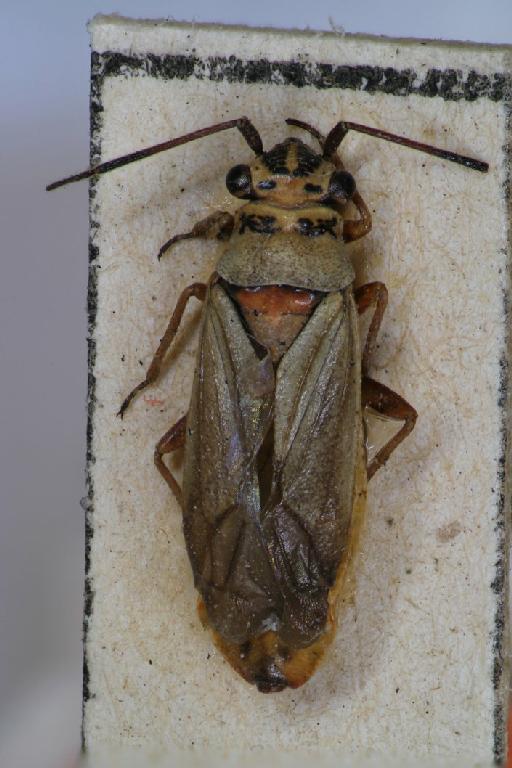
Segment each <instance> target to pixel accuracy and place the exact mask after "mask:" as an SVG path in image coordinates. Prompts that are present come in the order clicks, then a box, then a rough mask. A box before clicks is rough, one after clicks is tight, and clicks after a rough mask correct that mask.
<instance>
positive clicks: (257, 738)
mask: <svg viewBox="0 0 512 768" xmlns="http://www.w3.org/2000/svg"><path fill="white" fill-rule="evenodd" d="M92 46H93V55H92V100H91V107H92V158H93V160H94V161H95V162H97V161H98V160H99V159H100V158H101V160H108V159H110V158H114V157H118V156H119V155H123V154H125V153H128V152H131V151H133V150H136V149H140V148H142V147H146V146H150V145H152V144H156V143H159V142H162V141H164V140H166V139H168V138H171V137H174V136H180V135H182V134H185V133H187V132H189V131H192V130H195V129H198V128H202V127H206V126H208V125H209V124H212V123H216V122H219V121H222V120H227V119H231V118H235V117H239V116H242V115H247V116H248V117H249V118H250V119H251V120H252V121H253V122H254V123H255V125H256V126H257V128H258V130H259V131H260V133H261V135H262V138H263V141H264V145H265V147H266V148H270V147H271V146H272V145H273V144H275V143H277V142H278V141H279V140H282V139H283V138H284V137H286V136H289V135H292V134H293V135H297V136H300V137H301V138H303V139H304V140H305V141H310V139H308V138H307V136H306V135H305V134H304V133H303V132H300V133H299V132H297V130H296V129H290V128H288V126H286V124H285V122H284V121H285V118H286V117H295V118H299V119H301V120H305V121H308V122H310V123H312V124H313V125H315V126H317V127H318V128H319V130H320V131H321V132H322V133H324V134H325V133H326V132H328V130H329V129H330V128H331V127H332V126H333V125H334V124H335V123H336V122H337V121H338V120H340V119H347V120H351V121H354V122H359V123H365V124H367V125H371V126H376V127H379V128H383V129H385V130H388V131H391V132H394V133H398V134H402V135H406V136H410V137H411V138H414V139H417V140H419V141H423V142H426V143H430V144H435V145H437V146H441V147H445V148H447V149H450V150H453V151H454V152H459V153H462V154H466V155H472V156H474V157H477V158H480V159H483V160H486V161H488V162H489V164H490V171H489V173H487V174H482V173H478V172H475V171H472V170H469V169H467V168H464V167H461V166H457V165H455V164H452V163H450V162H447V161H444V160H439V159H437V158H432V157H430V156H427V155H424V154H421V153H419V152H415V151H412V150H411V149H407V148H403V147H399V146H396V145H391V144H388V143H385V142H383V141H380V140H378V139H376V138H371V137H369V136H364V135H359V134H352V133H349V135H348V136H347V138H346V139H345V140H344V142H343V144H342V147H341V154H342V157H343V160H344V163H345V165H346V167H347V169H348V170H350V171H351V173H352V174H353V175H354V176H355V178H356V181H357V185H358V189H359V191H360V192H361V194H362V196H363V198H364V199H365V200H366V202H367V203H368V205H369V207H370V209H371V212H372V216H373V230H372V232H371V234H370V235H368V236H367V237H365V238H364V239H363V240H361V241H359V242H358V243H355V244H354V245H353V246H351V256H352V259H353V263H354V265H355V267H356V270H357V275H358V277H357V280H358V283H359V284H360V283H363V282H369V281H374V280H380V281H383V282H384V283H385V284H386V285H387V287H388V290H389V305H388V309H387V312H386V315H385V317H384V322H383V326H382V330H381V334H380V338H379V347H378V349H377V351H376V354H375V356H374V359H373V361H372V368H371V373H372V375H373V376H374V377H375V378H377V379H379V380H381V381H382V382H383V383H385V384H386V385H388V386H390V387H391V388H392V389H394V390H395V391H397V392H399V393H400V394H402V395H403V396H404V397H405V398H406V399H407V400H408V401H409V402H410V403H412V404H413V405H414V407H415V408H416V410H417V411H418V414H419V418H418V422H417V425H416V428H415V430H414V432H413V433H412V435H411V436H410V437H409V438H408V439H407V440H406V441H405V442H404V443H403V444H402V445H401V446H400V447H399V449H398V450H397V451H396V452H395V453H394V454H393V456H392V458H391V459H390V461H389V462H388V464H387V465H386V467H385V468H384V469H383V470H381V471H380V472H378V473H377V475H376V476H375V478H374V479H373V480H372V481H371V483H370V485H369V493H368V511H367V523H366V527H365V530H364V535H363V540H362V544H361V551H360V554H359V556H358V560H357V564H356V585H355V590H354V595H353V599H352V600H351V601H349V602H348V603H347V604H346V605H345V606H344V607H343V610H342V612H341V616H340V621H339V629H338V634H337V639H336V642H335V645H334V647H333V648H332V651H331V652H330V653H329V655H328V658H327V659H326V660H325V662H324V663H323V664H322V666H321V667H320V668H319V670H318V672H317V673H316V674H315V675H314V677H313V678H312V679H311V680H310V681H309V682H308V683H307V684H306V685H305V686H304V687H302V688H300V689H298V690H295V691H293V690H287V691H284V692H282V693H280V694H275V695H266V696H265V695H262V694H261V693H259V692H258V691H257V690H256V689H255V688H253V687H250V686H249V685H248V684H247V683H245V682H244V681H243V680H242V679H241V678H239V677H238V676H237V675H236V673H235V672H234V671H233V670H232V668H231V667H230V666H229V665H228V664H227V663H226V662H225V660H224V659H223V657H222V656H221V655H220V653H219V652H218V651H217V650H216V649H215V647H214V646H213V643H212V641H211V637H210V635H209V633H208V632H207V631H205V630H204V629H203V628H202V626H201V624H200V621H199V618H198V616H197V612H196V600H197V594H196V592H195V590H194V586H193V580H192V573H191V568H190V565H189V563H188V559H187V555H186V551H185V545H184V540H183V534H182V530H181V515H180V511H179V508H178V507H177V505H176V503H175V501H174V499H173V498H172V496H171V494H170V492H169V489H168V488H167V486H166V485H165V483H164V482H163V481H162V479H161V477H160V475H159V474H158V473H157V472H156V469H155V467H154V465H153V448H154V445H155V444H156V443H157V441H158V439H159V438H160V437H161V436H162V435H163V434H164V432H166V430H167V429H168V428H169V427H170V426H171V425H172V424H174V423H175V422H176V421H177V420H178V419H179V418H180V417H181V416H182V415H183V414H185V413H186V411H187V408H188V400H189V396H190V387H191V377H192V372H193V368H194V357H195V350H196V345H197V328H198V318H199V313H200V308H199V306H198V305H196V306H193V307H192V309H190V310H187V314H186V317H185V323H184V326H183V329H182V330H181V331H180V333H179V336H178V339H177V342H176V344H175V345H174V348H173V351H172V352H171V354H170V356H169V365H167V366H166V368H165V375H164V376H162V378H161V380H160V381H159V382H158V383H157V384H156V385H155V386H153V387H152V388H150V389H148V390H146V391H145V392H144V394H143V395H142V396H140V397H139V398H138V399H137V400H136V401H134V402H133V403H132V405H131V407H130V409H129V410H128V412H127V413H126V415H125V418H124V420H123V421H121V420H120V419H119V418H118V417H117V416H116V412H117V411H118V409H119V406H120V404H121V402H122V400H123V398H124V397H125V396H126V394H127V393H128V392H129V391H130V390H131V389H132V388H133V387H134V386H135V384H137V383H138V382H139V381H140V380H141V379H143V378H144V373H145V370H146V368H147V366H148V364H149V361H150V360H151V357H152V354H153V353H154V351H155V349H156V347H157V345H158V341H159V339H160V337H161V335H162V333H163V331H164V329H165V327H166V324H167V321H168V319H169V317H170V315H171V312H172V310H173V308H174V305H175V303H176V300H177V297H178V296H179V294H180V292H181V291H182V289H183V288H184V287H185V286H187V285H189V284H190V283H192V282H195V281H200V280H202V281H204V280H207V279H208V276H209V275H210V274H211V273H212V272H213V271H214V268H215V263H216V260H217V259H218V255H219V246H218V245H217V244H215V243H212V242H204V241H200V240H193V241H188V242H184V243H180V244H179V245H177V246H176V247H175V248H174V249H173V250H172V252H170V253H168V254H167V255H166V256H165V257H164V258H163V259H162V261H161V262H160V263H159V262H158V261H157V259H156V254H157V253H158V250H159V248H160V246H161V245H162V243H164V242H165V241H166V240H168V239H169V237H171V235H173V234H175V233H178V232H186V231H188V230H190V229H191V227H192V225H193V224H194V223H195V222H196V221H198V220H199V219H201V218H204V216H205V215H207V214H208V213H210V212H212V211H214V210H219V209H222V210H230V211H231V210H234V209H235V208H236V207H237V206H238V205H239V202H238V201H236V200H235V199H234V198H232V197H230V196H229V194H228V193H227V191H226V188H225V181H224V180H225V175H226V172H227V170H228V169H229V168H230V167H231V166H233V165H236V164H238V163H247V162H250V160H251V157H252V153H251V151H250V149H249V148H248V147H247V145H246V144H245V142H244V141H243V139H242V138H241V137H240V135H239V134H238V132H237V131H236V130H234V131H229V132H226V133H221V134H217V135H214V136H210V137H208V138H205V139H201V140H200V141H197V142H195V143H193V144H187V145H186V146H183V147H179V148H176V149H173V150H171V151H170V152H167V153H164V154H160V155H158V156H156V157H152V158H149V159H147V160H144V161H142V162H140V163H135V164H132V165H129V166H127V167H125V168H121V169H118V170H115V171H113V172H112V173H109V174H107V175H105V176H103V177H101V178H100V179H98V180H97V181H95V182H94V183H93V184H92V185H91V249H90V250H91V267H90V270H91V271H90V275H91V277H90V293H89V309H90V334H91V337H90V349H91V356H90V392H89V412H90V423H89V426H90V429H89V452H88V478H89V504H88V541H87V569H88V573H87V600H86V622H85V626H86V641H85V661H86V667H85V670H86V674H85V683H86V685H85V691H84V742H85V746H86V748H87V750H88V751H89V752H91V751H93V750H94V749H95V748H99V747H100V746H101V745H122V746H124V747H126V746H132V745H133V746H146V747H149V746H151V745H162V746H163V747H166V748H168V749H170V750H179V751H180V750H183V754H185V753H187V752H188V751H191V750H192V751H194V752H195V753H196V754H198V753H200V754H203V755H204V754H206V753H207V751H208V750H210V751H212V754H213V753H214V752H215V751H216V750H217V751H219V750H221V751H223V752H224V753H225V754H228V755H229V754H234V753H235V752H236V753H237V754H239V753H245V752H247V753H249V752H251V751H254V750H257V749H259V748H265V749H270V750H273V751H274V752H275V754H276V755H277V754H278V755H286V754H288V753H294V754H295V753H296V752H297V751H298V752H304V753H308V754H310V753H311V752H312V751H313V752H315V753H317V754H319V755H320V753H321V755H324V756H325V755H331V756H334V757H335V758H336V759H337V760H338V761H339V760H341V759H342V758H343V759H348V760H349V764H351V765H354V764H355V762H354V761H355V760H356V758H357V756H359V757H361V756H363V757H364V756H365V755H371V754H374V755H375V754H378V755H385V756H395V759H396V760H398V759H399V758H400V756H409V757H410V758H411V759H412V757H413V756H415V757H417V758H418V759H425V760H428V764H429V765H434V764H435V760H438V761H439V762H440V764H441V763H442V764H445V762H446V761H449V760H460V761H461V763H460V764H461V765H464V766H470V765H477V764H484V765H486V764H490V763H491V762H492V760H493V758H497V759H499V758H500V757H501V756H502V754H503V751H504V738H505V737H504V732H505V731H504V722H505V717H506V707H505V701H506V688H507V683H508V679H507V673H506V670H505V658H506V656H507V653H508V647H507V646H506V628H505V625H506V620H507V608H506V581H507V579H506V573H507V536H508V530H507V529H508V519H509V512H510V510H509V499H510V495H509V494H508V493H507V490H506V488H505V468H506V462H507V460H508V459H507V430H508V422H507V397H508V390H507V381H508V380H507V366H508V360H509V355H508V322H509V321H508V316H507V302H508V297H509V290H510V289H509V280H510V271H509V270H510V246H509V239H508V237H509V228H508V210H509V199H508V194H509V191H510V182H509V174H510V167H509V156H508V142H509V130H510V117H509V101H508V98H509V94H510V50H509V49H507V48H503V47H487V46H476V45H466V44H464V45H461V44H448V43H438V42H430V41H414V40H391V39H384V38H369V37H362V36H351V35H345V36H342V35H338V34H335V33H316V32H314V33H313V32H294V31H279V30H263V29H246V28H238V27H221V26H206V25H195V24H190V25H186V24H175V23H167V22H161V23H160V22H159V23H155V22H139V21H130V20H125V19H121V18H107V17H100V18H98V19H96V20H95V21H94V22H93V23H92ZM311 143H312V145H313V144H314V142H313V140H312V139H311ZM192 303H193V302H192ZM173 465H174V466H177V467H178V470H179V463H178V464H176V463H174V464H173ZM321 755H320V756H321ZM350 761H351V762H350ZM443 761H445V762H443ZM338 764H341V763H339V762H338ZM409 764H410V763H409Z"/></svg>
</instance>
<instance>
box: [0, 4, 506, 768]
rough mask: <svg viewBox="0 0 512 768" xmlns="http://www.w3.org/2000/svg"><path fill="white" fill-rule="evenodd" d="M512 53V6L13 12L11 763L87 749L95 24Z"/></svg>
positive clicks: (5, 576)
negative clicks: (170, 23)
mask: <svg viewBox="0 0 512 768" xmlns="http://www.w3.org/2000/svg"><path fill="white" fill-rule="evenodd" d="M112 11H115V12H118V13H120V14H122V15H126V16H139V17H140V16H143V17H146V18H173V19H176V20H184V21H193V20H195V21H204V22H215V21H219V22H224V23H243V24H252V25H270V26H276V27H290V26H294V27H298V28H304V27H309V28H313V29H330V28H331V27H332V25H333V24H334V25H336V27H340V26H342V27H343V28H344V29H345V30H346V31H347V32H366V33H372V34H385V35H390V36H415V37H434V38H444V39H459V40H473V41H477V42H502V43H511V42H512V4H511V3H510V0H489V1H488V2H485V3H484V2H481V1H480V2H478V1H477V0H471V1H468V0H451V2H446V0H430V2H428V3H426V2H424V1H420V2H411V0H403V1H402V2H400V1H399V0H382V1H381V2H379V1H378V0H373V1H372V0H355V2H348V0H347V1H345V2H340V1H339V0H338V2H336V1H335V0H330V1H329V0H315V2H305V1H303V0H292V1H290V0H283V2H281V3H279V4H278V3H276V2H275V0H272V2H270V1H269V0H258V1H257V2H254V3H250V2H246V3H240V2H239V1H238V2H230V1H228V0H224V2H221V0H218V2H215V3H212V2H201V1H200V0H186V2H185V1H182V2H171V1H170V0H169V2H157V1H154V2H145V3H144V2H141V1H140V0H139V1H138V2H135V1H132V0H118V2H117V4H116V5H115V6H108V5H104V4H102V3H99V2H92V1H89V0H84V1H83V2H80V3H78V2H64V1H60V2H59V1H58V0H54V1H53V2H51V1H50V0H47V2H37V1H36V0H31V1H29V0H27V1H26V2H22V0H18V2H14V1H13V0H8V1H7V2H5V0H4V2H3V3H2V6H1V13H0V24H1V27H0V29H1V45H0V56H1V58H2V62H1V67H0V98H1V101H0V105H1V106H0V131H1V142H0V153H1V168H2V173H1V195H2V198H1V205H0V217H1V219H0V220H1V232H2V246H3V247H2V255H3V258H2V276H1V279H0V313H1V315H0V359H1V370H2V384H1V393H2V396H1V398H0V425H1V433H0V434H1V443H0V446H1V447H0V450H1V461H0V467H1V470H0V471H1V483H0V492H1V506H0V522H1V531H0V547H1V551H0V765H1V766H2V767H3V768H4V767H5V768H7V767H8V766H11V765H12V766H16V768H18V767H19V768H22V767H23V768H24V766H36V765H37V766H39V768H45V767H46V766H48V767H49V766H56V768H60V767H61V766H62V767H63V768H64V766H70V765H71V764H72V761H73V759H74V756H75V754H76V752H77V749H78V745H79V722H80V706H81V627H82V590H83V540H84V533H83V528H84V525H83V512H82V509H81V508H80V506H79V499H80V498H81V497H82V496H83V495H84V492H85V491H84V463H85V423H86V413H85V397H86V381H87V375H86V374H87V368H86V343H85V337H86V314H85V304H86V280H87V185H86V184H82V185H76V186H74V187H68V188H67V189H65V190H61V191H60V192H55V193H53V194H51V195H50V194H46V193H45V192H44V186H45V184H46V183H48V182H49V181H51V180H53V179H55V178H58V177H60V176H62V175H66V174H67V173H69V172H73V171H75V170H80V169H82V168H84V167H86V166H87V164H88V77H89V49H88V34H87V31H86V29H85V24H86V22H87V20H88V19H89V18H91V17H92V16H94V14H96V13H99V12H103V13H108V12H112Z"/></svg>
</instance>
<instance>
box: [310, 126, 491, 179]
mask: <svg viewBox="0 0 512 768" xmlns="http://www.w3.org/2000/svg"><path fill="white" fill-rule="evenodd" d="M348 131H358V132H359V133H367V134H368V135H369V136H376V137H377V138H378V139H384V140H385V141H391V142H393V143H394V144H401V145H402V146H404V147H409V148H410V149H417V150H418V151H419V152H425V153H426V154H427V155H434V156H435V157H439V158H441V160H450V162H452V163H458V164H459V165H464V166H465V167H466V168H471V170H473V171H481V172H482V173H487V171H488V170H489V163H485V162H483V161H482V160H477V159H476V158H474V157H467V156H466V155H459V154H458V153H457V152H450V151H449V150H447V149H440V148H439V147H434V146H432V145H431V144H423V143H422V142H420V141H414V140H413V139H409V138H407V137H406V136H398V135H397V134H395V133H388V131H382V130H381V129H380V128H371V127H369V126H368V125H361V124H360V123H351V122H348V121H347V122H345V121H344V122H339V123H337V124H336V125H335V126H334V128H333V129H332V130H331V131H330V132H329V134H328V135H327V138H326V139H325V144H324V157H330V156H331V155H332V154H333V153H334V152H335V151H336V149H337V148H338V146H339V144H340V142H341V141H342V140H343V138H344V137H345V136H346V134H347V133H348Z"/></svg>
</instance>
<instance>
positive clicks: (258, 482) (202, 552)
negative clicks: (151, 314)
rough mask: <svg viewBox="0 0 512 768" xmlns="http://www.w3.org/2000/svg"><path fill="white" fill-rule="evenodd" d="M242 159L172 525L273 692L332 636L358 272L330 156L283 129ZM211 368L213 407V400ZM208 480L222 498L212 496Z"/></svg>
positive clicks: (345, 551)
mask: <svg viewBox="0 0 512 768" xmlns="http://www.w3.org/2000/svg"><path fill="white" fill-rule="evenodd" d="M300 159H302V161H303V162H302V163H301V162H300ZM278 161H279V162H280V165H279V167H278V171H279V172H277V173H276V163H277V162H278ZM317 167H318V168H319V169H320V172H319V173H316V174H314V173H313V172H312V171H313V169H315V168H317ZM249 171H250V176H251V180H252V185H251V186H252V189H253V190H255V192H253V193H252V194H254V195H255V196H256V195H260V194H261V196H262V198H264V199H260V200H254V199H253V200H251V202H249V203H247V204H246V205H244V206H243V207H242V208H240V209H239V211H238V212H237V214H236V216H235V219H234V231H233V235H232V237H231V239H230V241H229V244H228V245H227V247H226V250H225V252H224V254H223V255H222V256H221V258H220V261H219V263H218V265H217V275H218V277H216V278H214V280H213V282H212V284H211V286H210V289H209V290H210V295H209V298H208V300H207V304H206V309H205V315H204V320H203V331H202V338H201V341H200V351H199V358H198V364H197V370H196V380H195V384H194V390H193V394H192V401H191V406H190V410H189V415H188V420H187V443H186V449H185V474H184V483H183V488H184V530H185V538H186V541H187V546H188V551H189V556H190V559H191V562H192V567H193V570H194V573H195V581H196V586H197V588H198V590H199V592H200V594H201V597H202V604H201V608H200V614H201V616H202V618H203V621H204V623H205V624H207V625H209V626H210V627H211V629H212V630H213V635H214V639H215V642H216V644H217V646H218V647H219V648H220V650H221V651H222V653H223V654H224V656H225V657H226V658H227V659H228V661H229V662H230V663H231V664H232V666H234V667H235V669H236V670H237V671H238V672H239V673H240V674H241V675H242V676H243V677H244V678H245V679H246V680H248V681H249V682H251V683H255V684H256V685H257V686H258V688H259V690H260V691H264V692H274V691H278V690H282V689H283V688H285V687H287V686H290V687H293V688H295V687H297V686H300V685H302V684H303V683H304V682H305V681H306V680H307V679H309V677H310V676H311V674H312V673H313V671H314V669H315V668H316V666H317V664H318V662H319V661H320V660H321V658H322V656H323V654H324V652H325V650H326V648H327V647H328V645H329V644H330V642H331V641H332V638H333V636H334V630H335V607H336V602H337V600H336V596H337V594H338V593H339V592H340V591H342V590H343V585H344V582H345V580H346V576H347V567H348V563H349V562H350V560H351V557H350V555H351V553H352V552H353V549H354V547H353V539H354V529H357V530H358V528H359V525H360V521H361V518H362V514H363V510H364V499H365V494H366V454H365V450H364V444H363V428H362V416H361V403H360V380H361V371H360V358H361V353H360V349H359V340H358V329H357V311H356V308H355V304H354V298H353V291H352V282H353V279H354V275H353V271H352V267H351V265H350V262H349V261H348V258H347V256H346V255H345V253H344V249H343V243H342V233H343V217H342V215H341V213H340V212H339V211H336V210H334V208H333V207H330V206H329V205H328V203H327V202H326V201H325V202H324V201H323V200H322V201H321V198H322V197H323V198H327V194H328V184H329V179H330V178H331V176H332V174H333V173H335V171H336V169H335V167H334V166H333V165H332V164H331V163H327V162H325V161H324V160H322V157H321V155H316V154H315V153H313V152H312V150H311V149H310V148H309V147H307V146H306V145H304V144H303V143H302V142H300V141H298V140H296V139H295V140H289V141H287V142H284V143H283V144H281V145H278V146H277V147H275V148H274V149H273V150H271V152H269V153H267V155H263V157H262V158H260V159H259V160H258V161H256V163H255V164H254V165H253V166H252V167H251V168H250V169H249ZM244 173H246V171H245V170H244ZM294 173H295V175H294ZM270 183H273V185H274V186H273V187H272V189H271V191H269V192H266V190H265V191H262V192H260V190H261V188H262V186H267V185H268V186H270ZM311 189H313V192H312V193H311V192H309V190H311ZM311 197H313V198H315V199H314V201H312V200H311ZM346 201H347V198H345V200H344V202H346ZM338 207H339V205H338ZM313 240H314V241H315V247H313V246H312V242H313ZM320 242H321V248H320V249H318V248H316V246H317V244H318V243H320ZM319 250H320V251H321V252H322V255H323V262H322V263H321V264H316V258H315V257H316V254H318V252H319ZM298 253H300V254H303V263H302V265H300V264H298V262H299V259H298V258H297V254H298ZM301 266H302V271H303V274H302V275H301V274H300V267H301ZM248 270H249V272H248ZM227 337H229V338H228V340H227V341H224V340H225V339H226V338H227ZM233 350H235V353H234V354H233ZM234 357H238V358H239V360H240V361H241V364H240V367H237V362H233V358H234ZM215 358H217V359H215ZM220 361H222V366H223V375H224V376H225V377H226V378H229V376H226V368H228V367H231V370H230V371H229V373H231V375H232V380H231V382H230V384H231V385H232V386H231V387H230V386H229V384H228V385H227V387H226V390H225V391H223V390H222V387H223V386H224V382H222V383H221V382H219V377H215V376H212V375H211V373H212V371H217V370H219V367H220V366H221V364H220ZM228 361H229V362H228ZM326 361H328V364H327V365H326ZM209 382H212V383H213V386H214V387H215V388H216V389H217V402H218V403H219V404H222V413H221V408H219V412H218V414H217V413H216V412H215V413H213V414H212V404H213V403H214V400H215V398H214V397H213V393H211V392H207V391H206V390H207V388H208V386H209ZM219 388H220V390H221V391H220V394H219ZM227 403H229V404H230V406H231V407H232V409H233V413H229V412H228V413H226V404H227ZM242 403H243V405H242ZM203 404H206V411H204V410H203ZM227 410H228V411H229V407H228V409H227ZM213 411H215V407H214V406H213ZM221 417H222V418H221ZM244 418H245V419H246V420H247V422H248V423H245V424H244ZM212 422H214V425H212ZM205 423H208V433H207V434H205V433H204V431H203V426H204V425H205ZM212 426H213V429H212ZM333 464H336V465H337V466H336V467H333ZM212 469H213V471H214V473H215V474H217V475H218V474H219V473H220V474H222V475H223V480H222V482H221V483H220V484H219V483H215V481H214V478H213V477H212V476H211V471H212ZM217 489H221V494H222V496H223V497H224V498H222V499H219V498H215V499H212V498H211V495H212V494H216V492H217ZM208 516H210V519H209V520H207V517H208ZM201 519H202V520H205V523H204V525H202V524H201V523H199V524H198V520H201ZM356 523H357V524H356ZM227 552H229V554H230V557H226V554H227Z"/></svg>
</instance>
